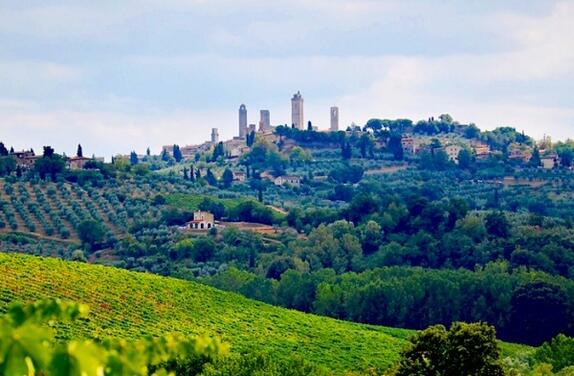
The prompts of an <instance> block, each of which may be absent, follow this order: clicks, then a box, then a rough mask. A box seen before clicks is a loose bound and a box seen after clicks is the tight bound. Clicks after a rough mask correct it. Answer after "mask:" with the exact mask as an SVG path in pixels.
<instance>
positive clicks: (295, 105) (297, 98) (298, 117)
mask: <svg viewBox="0 0 574 376" xmlns="http://www.w3.org/2000/svg"><path fill="white" fill-rule="evenodd" d="M291 123H292V124H293V127H295V128H297V129H301V130H304V129H305V125H306V124H305V117H304V115H303V97H302V96H301V93H300V92H299V91H298V92H297V93H296V94H294V95H293V98H291Z"/></svg>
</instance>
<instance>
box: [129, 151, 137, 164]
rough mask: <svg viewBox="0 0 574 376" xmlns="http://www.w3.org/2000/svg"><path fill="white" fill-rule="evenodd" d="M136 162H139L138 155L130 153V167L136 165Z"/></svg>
mask: <svg viewBox="0 0 574 376" xmlns="http://www.w3.org/2000/svg"><path fill="white" fill-rule="evenodd" d="M138 162H139V159H138V155H137V154H136V152H135V151H132V152H131V153H130V164H131V165H132V166H135V165H137V164H138Z"/></svg>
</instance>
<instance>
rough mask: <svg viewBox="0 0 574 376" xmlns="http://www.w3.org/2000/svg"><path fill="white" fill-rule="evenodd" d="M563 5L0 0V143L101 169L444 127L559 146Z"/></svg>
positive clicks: (565, 106)
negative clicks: (174, 148)
mask: <svg viewBox="0 0 574 376" xmlns="http://www.w3.org/2000/svg"><path fill="white" fill-rule="evenodd" d="M573 25H574V1H573V0H565V1H552V0H536V1H533V0H505V1H496V0H465V1H460V0H426V1H417V0H290V1H284V0H274V1H269V0H122V1H117V0H98V1H93V0H60V1H53V0H26V1H22V0H1V1H0V141H3V142H4V143H5V144H6V145H8V146H13V147H14V148H15V149H23V148H29V147H33V148H34V150H41V148H42V146H43V145H52V146H54V147H55V149H56V151H57V152H65V153H66V154H68V155H71V154H73V153H74V152H75V150H76V145H77V144H78V143H81V144H82V146H83V149H84V154H86V155H92V154H95V155H97V156H105V157H106V158H108V159H109V157H110V156H111V155H113V154H118V153H121V154H126V153H129V152H130V151H131V150H135V151H137V152H138V153H143V152H144V151H145V149H146V148H147V147H148V146H149V147H151V149H152V152H155V153H158V152H159V151H160V149H161V146H162V145H168V144H174V143H177V144H179V145H187V144H197V143H201V142H203V141H206V140H208V139H209V135H210V132H211V128H218V129H219V134H220V138H222V139H229V138H231V137H233V136H236V135H237V132H238V108H239V105H240V104H242V103H245V105H246V106H247V110H248V121H249V123H258V121H259V110H260V109H268V110H270V112H271V123H272V124H274V125H277V124H286V123H288V124H290V123H291V117H290V111H291V103H290V99H291V97H292V95H293V93H295V92H297V91H298V90H300V91H301V94H302V95H303V97H304V100H305V120H306V121H307V120H311V121H312V122H313V125H315V126H318V127H319V128H320V129H327V128H328V126H329V108H330V106H333V105H336V106H338V107H339V109H340V125H341V127H346V126H347V125H350V124H351V123H352V122H354V123H356V124H358V125H364V124H365V122H366V121H367V120H368V119H370V118H388V119H395V118H410V119H413V120H415V121H416V120H420V119H425V118H428V117H430V116H438V115H440V114H442V113H449V114H451V115H452V116H453V117H454V118H455V119H456V120H458V121H460V122H464V123H467V122H474V123H476V124H477V125H478V126H479V127H480V128H482V129H493V128H495V127H498V126H512V127H515V128H517V129H518V130H524V131H525V132H526V133H528V134H530V135H532V136H534V137H535V138H542V136H543V135H544V134H549V135H551V136H552V138H553V139H555V140H556V139H566V138H568V137H571V138H574V26H573Z"/></svg>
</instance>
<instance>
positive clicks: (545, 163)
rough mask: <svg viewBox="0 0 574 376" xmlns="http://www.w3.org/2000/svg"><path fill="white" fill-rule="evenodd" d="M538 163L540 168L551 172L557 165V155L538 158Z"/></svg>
mask: <svg viewBox="0 0 574 376" xmlns="http://www.w3.org/2000/svg"><path fill="white" fill-rule="evenodd" d="M540 162H541V163H542V167H543V168H544V169H546V170H552V169H553V168H555V167H558V165H559V159H558V155H556V154H550V155H546V156H544V157H542V158H540Z"/></svg>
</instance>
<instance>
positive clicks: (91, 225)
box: [77, 219, 106, 249]
mask: <svg viewBox="0 0 574 376" xmlns="http://www.w3.org/2000/svg"><path fill="white" fill-rule="evenodd" d="M77 231H78V237H79V238H80V240H81V241H82V244H84V246H86V247H87V248H88V249H93V247H94V246H95V245H96V244H97V243H99V242H101V241H102V240H103V239H104V236H105V235H106V230H105V228H104V226H103V225H102V223H101V222H98V221H95V220H93V219H87V220H84V221H82V222H80V224H79V225H78V228H77Z"/></svg>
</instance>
